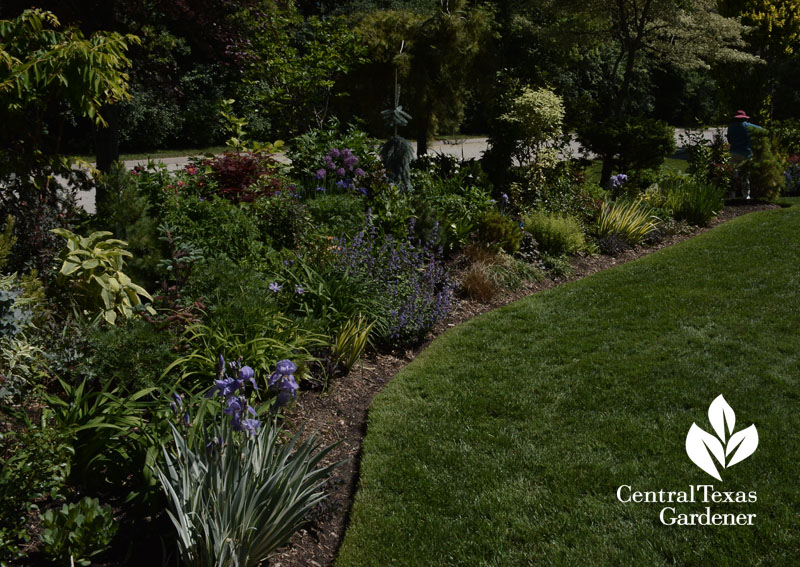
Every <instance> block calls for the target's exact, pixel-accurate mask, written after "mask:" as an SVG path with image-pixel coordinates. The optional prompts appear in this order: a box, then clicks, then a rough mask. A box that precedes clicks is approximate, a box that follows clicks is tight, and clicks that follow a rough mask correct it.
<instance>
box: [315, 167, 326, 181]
mask: <svg viewBox="0 0 800 567" xmlns="http://www.w3.org/2000/svg"><path fill="white" fill-rule="evenodd" d="M326 173H327V172H326V171H325V169H323V168H320V169H318V170H317V179H322V178H323V177H325V174H326Z"/></svg>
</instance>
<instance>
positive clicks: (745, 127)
mask: <svg viewBox="0 0 800 567" xmlns="http://www.w3.org/2000/svg"><path fill="white" fill-rule="evenodd" d="M748 120H750V117H749V116H748V115H747V113H746V112H745V111H744V110H739V111H737V112H736V114H735V115H734V116H733V120H732V121H731V123H730V124H729V125H728V143H729V144H730V146H731V158H732V161H733V165H734V167H735V168H736V170H737V172H739V186H740V189H741V192H742V197H744V198H745V199H749V198H750V178H749V176H748V175H747V172H746V170H744V171H743V170H742V164H743V163H744V162H745V161H747V160H748V159H750V158H751V157H753V148H752V139H751V136H750V129H754V130H763V128H762V127H761V126H758V125H756V124H752V123H750V122H748Z"/></svg>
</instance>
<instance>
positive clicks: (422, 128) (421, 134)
mask: <svg viewBox="0 0 800 567" xmlns="http://www.w3.org/2000/svg"><path fill="white" fill-rule="evenodd" d="M429 124H430V115H429V114H428V111H427V110H426V111H425V112H423V113H422V116H420V117H419V123H418V126H417V157H421V156H424V155H425V154H427V153H428V127H429Z"/></svg>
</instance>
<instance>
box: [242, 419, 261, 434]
mask: <svg viewBox="0 0 800 567" xmlns="http://www.w3.org/2000/svg"><path fill="white" fill-rule="evenodd" d="M260 426H261V422H260V421H258V420H257V419H243V420H241V422H239V431H246V432H247V433H249V434H251V435H255V434H256V432H257V431H258V428H259V427H260Z"/></svg>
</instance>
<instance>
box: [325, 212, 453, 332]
mask: <svg viewBox="0 0 800 567" xmlns="http://www.w3.org/2000/svg"><path fill="white" fill-rule="evenodd" d="M410 232H413V231H410ZM337 254H338V255H339V262H340V265H341V267H342V268H343V269H346V270H348V272H349V273H350V274H351V275H354V276H356V277H359V278H361V279H365V280H368V281H371V282H373V285H374V288H373V289H374V293H375V294H377V295H378V296H379V297H380V298H381V299H382V301H381V302H378V304H379V305H380V308H379V309H381V310H382V313H381V318H382V319H383V320H384V323H385V324H384V326H383V328H377V329H376V330H377V331H378V333H379V334H382V338H384V339H391V340H393V341H396V342H408V341H411V342H413V341H415V340H419V339H421V338H422V336H423V335H424V334H425V333H426V332H427V331H428V330H430V329H431V328H432V327H433V326H434V325H435V324H436V323H437V322H439V321H440V320H441V319H442V318H443V317H444V316H445V315H446V314H447V313H448V311H449V309H450V303H451V301H452V297H453V289H454V286H455V284H454V282H453V281H452V280H451V278H450V276H449V274H448V272H447V269H446V268H445V267H444V264H443V263H442V261H441V259H440V258H439V254H437V253H436V252H434V250H432V249H431V247H430V246H428V245H422V244H421V243H419V242H417V243H414V242H412V241H411V240H395V239H394V238H392V237H391V236H387V237H386V238H385V239H384V240H383V241H382V242H381V241H380V239H379V238H378V235H377V230H376V228H375V226H374V225H370V226H369V228H368V229H367V230H365V231H362V232H360V233H359V234H358V235H356V236H355V238H353V239H352V240H351V241H350V242H348V243H346V244H344V243H343V244H342V246H341V248H340V249H339V250H338V251H337Z"/></svg>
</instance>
